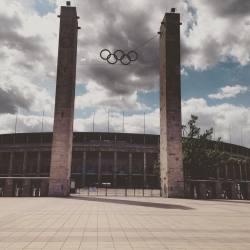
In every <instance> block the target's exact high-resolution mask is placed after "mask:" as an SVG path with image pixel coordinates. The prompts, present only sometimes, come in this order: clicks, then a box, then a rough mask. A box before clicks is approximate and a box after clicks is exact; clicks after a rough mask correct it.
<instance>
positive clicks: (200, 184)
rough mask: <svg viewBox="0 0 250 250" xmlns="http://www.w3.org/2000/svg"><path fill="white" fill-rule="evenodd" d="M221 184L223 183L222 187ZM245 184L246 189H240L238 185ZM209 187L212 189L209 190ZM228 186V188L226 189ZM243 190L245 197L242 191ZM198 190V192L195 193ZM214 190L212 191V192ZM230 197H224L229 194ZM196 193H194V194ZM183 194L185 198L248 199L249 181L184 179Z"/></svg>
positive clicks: (249, 191) (249, 195) (249, 197)
mask: <svg viewBox="0 0 250 250" xmlns="http://www.w3.org/2000/svg"><path fill="white" fill-rule="evenodd" d="M223 184H224V185H225V186H224V187H223ZM242 184H244V185H246V190H243V189H240V190H239V187H240V185H242ZM211 187H213V188H214V190H211ZM227 187H229V190H227ZM244 191H245V194H244V195H245V197H244V196H243V192H244ZM197 192H198V193H197ZM213 192H214V193H213ZM228 192H230V197H225V196H226V195H229V193H228ZM195 193H196V194H195ZM185 196H186V198H199V199H208V198H213V199H222V198H228V199H250V182H222V181H210V182H209V181H202V180H201V181H186V182H185Z"/></svg>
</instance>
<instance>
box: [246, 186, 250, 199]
mask: <svg viewBox="0 0 250 250" xmlns="http://www.w3.org/2000/svg"><path fill="white" fill-rule="evenodd" d="M247 199H248V200H250V183H249V182H248V183H247Z"/></svg>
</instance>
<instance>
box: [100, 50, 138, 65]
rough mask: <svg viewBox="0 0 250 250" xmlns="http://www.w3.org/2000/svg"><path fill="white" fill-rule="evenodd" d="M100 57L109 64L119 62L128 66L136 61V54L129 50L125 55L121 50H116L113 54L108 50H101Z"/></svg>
mask: <svg viewBox="0 0 250 250" xmlns="http://www.w3.org/2000/svg"><path fill="white" fill-rule="evenodd" d="M100 57H101V58H102V60H104V61H107V62H108V63H109V64H116V63H117V62H118V61H120V63H121V64H123V65H129V64H130V63H131V62H134V61H136V60H137V59H138V54H137V52H136V51H134V50H131V51H129V52H128V53H127V54H126V53H125V52H124V51H123V50H121V49H118V50H116V51H115V52H114V53H111V52H110V51H109V50H108V49H103V50H101V52H100Z"/></svg>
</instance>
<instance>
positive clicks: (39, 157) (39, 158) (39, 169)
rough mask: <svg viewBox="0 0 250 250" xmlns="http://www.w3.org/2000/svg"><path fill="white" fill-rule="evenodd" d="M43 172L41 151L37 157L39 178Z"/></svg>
mask: <svg viewBox="0 0 250 250" xmlns="http://www.w3.org/2000/svg"><path fill="white" fill-rule="evenodd" d="M40 172H41V151H38V155H37V176H40Z"/></svg>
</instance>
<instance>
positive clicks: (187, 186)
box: [184, 181, 194, 198]
mask: <svg viewBox="0 0 250 250" xmlns="http://www.w3.org/2000/svg"><path fill="white" fill-rule="evenodd" d="M184 187H185V188H184V194H185V197H186V198H193V196H194V195H192V194H191V193H193V192H192V191H193V190H191V187H192V184H191V182H189V181H185V183H184Z"/></svg>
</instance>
